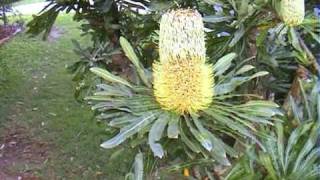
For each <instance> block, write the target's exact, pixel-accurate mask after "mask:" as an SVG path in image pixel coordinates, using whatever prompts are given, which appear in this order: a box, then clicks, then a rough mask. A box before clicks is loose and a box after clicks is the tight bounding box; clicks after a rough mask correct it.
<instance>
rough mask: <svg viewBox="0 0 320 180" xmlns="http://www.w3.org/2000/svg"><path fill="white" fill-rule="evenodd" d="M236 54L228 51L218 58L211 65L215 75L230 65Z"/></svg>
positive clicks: (221, 72)
mask: <svg viewBox="0 0 320 180" xmlns="http://www.w3.org/2000/svg"><path fill="white" fill-rule="evenodd" d="M236 56H237V54H236V53H229V54H227V55H225V56H223V57H222V58H220V59H219V60H218V61H217V62H216V63H215V64H214V66H213V71H214V74H215V75H216V76H219V75H221V74H223V73H224V72H225V71H226V70H227V69H228V68H229V67H230V66H231V62H232V60H233V59H234V58H235V57H236Z"/></svg>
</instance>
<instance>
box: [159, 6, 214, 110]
mask: <svg viewBox="0 0 320 180" xmlns="http://www.w3.org/2000/svg"><path fill="white" fill-rule="evenodd" d="M203 30H204V26H203V22H202V17H201V15H200V14H199V13H198V12H197V11H194V10H190V9H183V10H177V11H170V12H168V13H166V14H164V15H163V16H162V19H161V23H160V34H159V49H160V50H159V52H160V54H159V56H160V62H155V63H154V65H153V72H154V74H153V78H154V95H155V97H156V99H157V101H158V102H159V103H160V105H161V107H162V108H163V109H167V110H173V111H175V112H177V113H179V114H183V113H185V112H189V113H191V112H197V111H198V110H202V109H205V108H206V107H208V105H209V104H210V103H211V100H212V96H213V90H212V87H213V75H212V66H210V65H208V64H206V62H205V61H206V50H205V39H204V31H203Z"/></svg>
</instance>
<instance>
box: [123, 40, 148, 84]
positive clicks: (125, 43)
mask: <svg viewBox="0 0 320 180" xmlns="http://www.w3.org/2000/svg"><path fill="white" fill-rule="evenodd" d="M120 45H121V47H122V49H123V51H124V53H125V54H126V56H127V57H128V58H129V60H130V61H131V62H132V64H133V65H134V66H135V67H136V69H137V71H138V74H139V76H140V78H141V80H142V81H143V83H144V84H145V85H146V86H148V87H151V83H150V82H149V79H148V76H147V74H146V72H145V69H144V67H143V65H142V64H141V63H140V60H139V58H138V56H137V55H136V53H135V52H134V50H133V48H132V46H131V44H130V43H129V42H128V40H127V39H125V38H124V37H122V36H121V37H120Z"/></svg>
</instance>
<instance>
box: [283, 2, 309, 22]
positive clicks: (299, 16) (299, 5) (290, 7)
mask: <svg viewBox="0 0 320 180" xmlns="http://www.w3.org/2000/svg"><path fill="white" fill-rule="evenodd" d="M304 15H305V9H304V0H281V1H280V16H281V18H282V20H283V21H284V23H285V24H287V25H288V26H297V25H300V24H301V23H302V21H303V19H304Z"/></svg>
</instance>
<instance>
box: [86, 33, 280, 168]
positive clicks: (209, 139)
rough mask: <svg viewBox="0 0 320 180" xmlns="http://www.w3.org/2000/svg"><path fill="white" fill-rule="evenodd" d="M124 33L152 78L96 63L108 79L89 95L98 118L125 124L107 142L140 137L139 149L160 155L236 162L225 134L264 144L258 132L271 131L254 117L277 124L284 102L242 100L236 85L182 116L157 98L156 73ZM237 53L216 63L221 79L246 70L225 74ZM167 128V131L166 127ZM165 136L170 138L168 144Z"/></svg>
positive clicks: (131, 55)
mask: <svg viewBox="0 0 320 180" xmlns="http://www.w3.org/2000/svg"><path fill="white" fill-rule="evenodd" d="M120 39H121V42H122V43H121V45H122V46H123V47H122V48H123V49H124V50H125V52H126V53H127V54H128V56H129V59H131V61H132V63H133V64H134V66H135V68H136V70H137V71H138V72H139V70H140V72H141V73H137V76H139V78H140V79H141V80H143V78H145V79H146V81H141V82H140V81H136V82H128V81H127V80H125V79H123V78H120V77H118V76H115V75H112V74H111V73H110V72H108V71H107V70H103V69H100V68H96V67H94V68H91V69H90V70H91V71H92V72H93V73H95V74H96V75H98V76H100V77H101V78H103V79H104V80H105V81H104V82H103V84H99V85H97V92H96V93H94V95H93V96H89V97H87V98H86V100H88V101H90V102H92V103H93V104H92V109H93V110H95V111H97V112H98V113H99V115H98V116H97V118H98V119H100V120H103V121H104V122H106V124H107V125H108V126H109V127H111V128H115V129H119V132H118V133H117V134H116V135H115V136H114V137H113V138H111V139H109V140H108V141H106V142H104V143H102V144H101V147H103V148H108V149H109V148H114V147H116V146H118V145H120V144H121V143H123V142H124V141H126V140H127V139H130V140H131V141H130V142H134V144H132V143H131V147H132V148H138V149H139V148H141V147H143V146H145V145H146V142H148V144H149V146H150V148H151V151H152V152H153V154H154V156H156V157H159V158H163V157H165V156H167V157H176V158H177V157H180V158H181V159H185V158H188V159H191V160H199V159H208V158H209V159H213V160H215V161H216V162H217V163H218V164H222V165H230V162H229V160H228V158H227V154H228V156H231V157H236V156H237V153H236V151H235V150H233V148H232V147H231V146H230V145H228V144H226V142H224V138H227V137H232V138H234V139H235V140H237V141H239V142H245V140H246V139H248V140H252V141H253V142H256V143H258V144H260V145H261V143H260V142H259V141H258V139H257V136H260V137H265V136H267V134H264V133H260V132H259V129H258V128H256V127H254V123H259V124H260V125H261V126H262V124H265V125H267V124H273V122H272V121H270V119H271V117H273V116H275V115H277V114H281V113H280V112H279V111H278V106H277V105H276V104H274V103H272V102H268V101H263V100H251V101H249V102H246V103H243V104H241V103H239V102H236V101H232V100H228V99H229V98H231V97H233V96H238V95H232V94H229V92H230V89H227V90H225V91H228V92H224V90H222V89H221V90H220V92H221V94H227V93H228V95H225V96H224V95H217V96H215V97H214V100H213V103H212V105H211V106H210V107H209V108H208V109H207V110H204V111H202V112H199V114H190V115H184V116H180V115H177V114H175V113H172V112H170V111H166V110H163V109H161V107H160V106H159V104H158V103H157V102H156V100H155V97H154V96H153V90H152V88H149V87H148V84H149V83H150V82H149V81H148V80H147V79H148V78H146V76H145V74H151V72H149V70H148V69H145V68H143V66H142V65H140V62H139V61H138V59H136V57H137V55H135V53H134V52H133V49H132V47H131V46H130V44H129V43H128V42H127V40H125V39H124V38H123V37H121V38H120ZM234 57H235V54H233V53H231V54H228V55H226V56H224V57H222V58H221V59H220V60H218V62H217V63H216V64H215V66H214V69H216V71H217V73H216V76H217V77H216V78H217V80H218V82H219V81H220V80H221V79H223V82H224V83H230V84H232V82H229V81H228V80H227V78H226V77H229V80H230V79H231V80H232V78H230V77H232V73H236V72H237V73H238V74H242V73H245V70H243V69H240V71H239V70H238V71H236V70H231V71H230V72H229V75H223V74H224V72H225V71H227V70H228V69H229V68H228V67H230V64H231V61H232V59H233V58H234ZM218 67H220V68H218ZM222 67H223V68H222ZM262 75H265V73H264V72H258V73H256V74H253V75H251V76H247V77H243V78H244V79H245V80H243V81H241V82H237V84H236V85H233V86H234V87H235V86H237V85H240V84H241V83H243V82H245V81H247V80H249V79H253V78H255V77H259V76H262ZM135 79H138V78H135ZM218 85H219V83H218ZM214 88H216V87H213V89H214ZM233 89H234V88H233ZM240 96H241V95H240ZM245 96H250V95H245ZM166 130H167V133H164V132H165V131H166ZM170 139H174V140H175V141H172V140H170ZM177 140H178V141H177ZM179 141H181V142H182V144H181V143H179ZM160 142H164V144H165V147H163V145H162V143H160ZM170 147H171V148H173V147H174V148H173V149H171V148H170ZM166 148H170V150H169V149H168V150H166ZM261 148H264V147H263V146H262V147H261ZM176 151H181V152H184V153H180V154H179V155H178V154H176V153H172V152H176Z"/></svg>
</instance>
